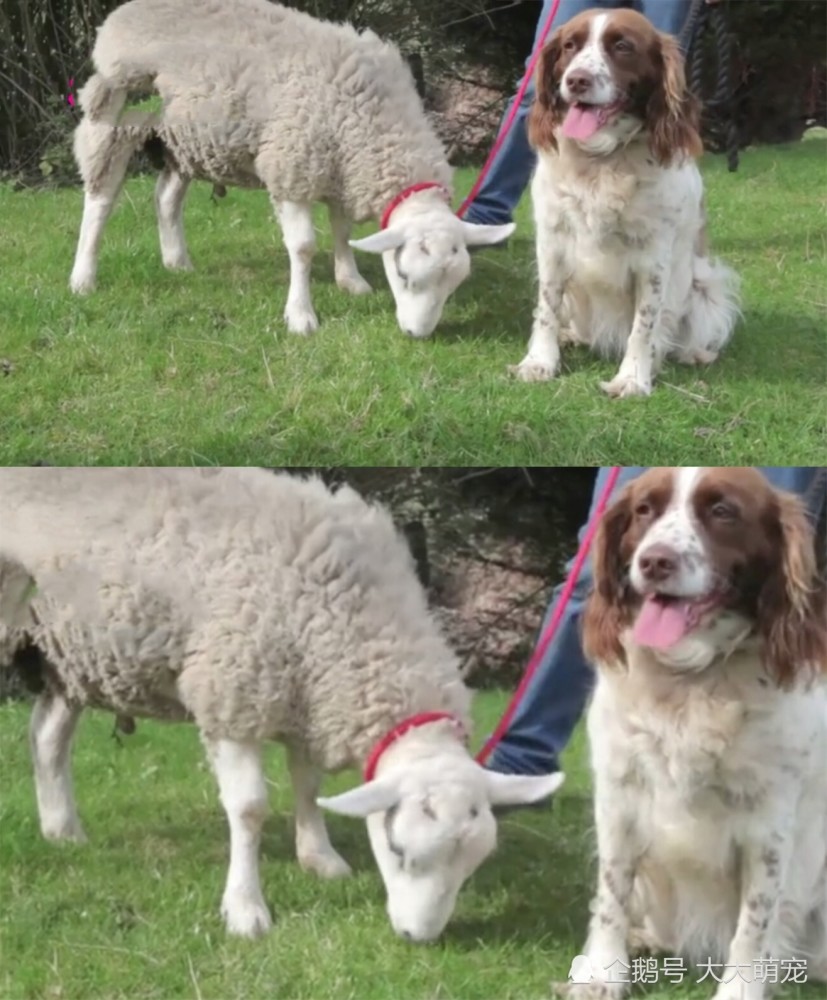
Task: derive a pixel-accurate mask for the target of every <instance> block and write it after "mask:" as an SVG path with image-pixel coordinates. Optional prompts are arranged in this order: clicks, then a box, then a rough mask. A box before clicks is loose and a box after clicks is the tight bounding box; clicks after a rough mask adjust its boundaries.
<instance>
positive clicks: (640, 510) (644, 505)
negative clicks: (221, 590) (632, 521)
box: [635, 500, 652, 517]
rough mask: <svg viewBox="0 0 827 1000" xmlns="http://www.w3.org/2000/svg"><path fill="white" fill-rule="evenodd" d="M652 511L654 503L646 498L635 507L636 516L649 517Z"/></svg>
mask: <svg viewBox="0 0 827 1000" xmlns="http://www.w3.org/2000/svg"><path fill="white" fill-rule="evenodd" d="M651 513H652V505H651V504H650V503H648V502H647V501H646V500H642V501H641V502H640V503H639V504H638V505H637V507H635V516H636V517H648V516H649V515H650V514H651Z"/></svg>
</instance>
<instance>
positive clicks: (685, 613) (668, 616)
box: [632, 596, 689, 649]
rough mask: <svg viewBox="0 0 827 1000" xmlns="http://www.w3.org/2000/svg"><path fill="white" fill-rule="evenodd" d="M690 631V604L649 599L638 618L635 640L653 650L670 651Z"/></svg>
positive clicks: (634, 633) (644, 603)
mask: <svg viewBox="0 0 827 1000" xmlns="http://www.w3.org/2000/svg"><path fill="white" fill-rule="evenodd" d="M688 631H689V604H688V603H687V602H686V601H668V602H666V601H660V600H658V599H657V597H651V596H650V597H647V598H646V599H645V600H644V602H643V607H642V608H641V609H640V614H639V615H638V616H637V621H636V622H635V627H634V631H633V633H632V635H633V637H634V640H635V642H636V643H638V644H639V645H641V646H651V647H652V648H653V649H670V648H671V647H672V646H674V645H675V643H676V642H678V641H679V640H680V639H682V638H683V637H684V636H685V635H686V633H687V632H688Z"/></svg>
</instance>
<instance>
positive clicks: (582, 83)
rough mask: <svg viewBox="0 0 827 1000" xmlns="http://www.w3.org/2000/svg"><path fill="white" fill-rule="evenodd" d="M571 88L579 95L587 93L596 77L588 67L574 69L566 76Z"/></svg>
mask: <svg viewBox="0 0 827 1000" xmlns="http://www.w3.org/2000/svg"><path fill="white" fill-rule="evenodd" d="M566 83H567V84H568V87H569V90H570V91H571V92H572V93H573V94H576V95H577V96H578V97H579V96H580V95H581V94H585V93H586V91H587V90H588V89H589V87H591V85H592V84H593V83H594V77H593V76H592V74H591V73H590V72H589V71H588V70H587V69H575V70H572V71H571V72H570V73H569V74H568V76H567V77H566Z"/></svg>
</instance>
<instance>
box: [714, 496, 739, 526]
mask: <svg viewBox="0 0 827 1000" xmlns="http://www.w3.org/2000/svg"><path fill="white" fill-rule="evenodd" d="M709 512H710V514H712V516H713V517H714V518H715V520H716V521H734V520H735V518H736V517H737V513H738V512H737V511H736V510H735V508H734V507H733V506H732V504H728V503H724V502H723V501H722V500H719V501H718V502H717V503H714V504H713V505H712V506H711V507H710V508H709Z"/></svg>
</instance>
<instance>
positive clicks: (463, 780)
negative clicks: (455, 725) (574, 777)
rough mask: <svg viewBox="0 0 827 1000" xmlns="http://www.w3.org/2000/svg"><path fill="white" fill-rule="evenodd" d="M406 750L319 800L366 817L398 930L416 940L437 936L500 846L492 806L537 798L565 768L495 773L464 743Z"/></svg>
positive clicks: (559, 778)
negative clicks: (456, 748)
mask: <svg viewBox="0 0 827 1000" xmlns="http://www.w3.org/2000/svg"><path fill="white" fill-rule="evenodd" d="M400 742H401V741H400ZM406 756H407V755H400V756H397V757H396V758H395V759H394V761H393V762H392V763H391V764H390V765H389V766H388V768H387V770H386V771H385V772H384V773H383V774H381V775H380V776H379V777H377V778H375V779H374V780H373V781H368V782H366V783H365V784H362V785H359V786H358V787H357V788H353V789H351V790H350V791H347V792H343V793H342V794H341V795H336V796H334V797H333V798H327V799H319V800H318V802H319V805H320V806H322V807H323V808H325V809H329V810H330V811H332V812H336V813H341V814H343V815H345V816H357V817H364V818H365V819H366V820H367V827H368V835H369V837H370V843H371V847H372V849H373V854H374V857H375V858H376V863H377V864H378V866H379V871H380V872H381V874H382V879H383V881H384V883H385V889H386V892H387V908H388V915H389V917H390V921H391V924H392V925H393V928H394V930H395V931H396V933H397V934H399V935H400V937H403V938H405V939H407V940H410V941H419V942H423V941H433V940H435V939H436V938H438V937H439V935H440V934H441V933H442V931H443V930H444V928H445V926H446V924H447V923H448V921H449V919H450V917H451V914H452V913H453V910H454V905H455V903H456V899H457V894H458V893H459V890H460V888H461V887H462V885H463V883H464V882H465V881H466V879H468V877H469V876H470V875H471V874H473V872H474V871H476V869H477V868H478V867H479V866H480V864H481V863H482V862H483V861H484V860H485V858H486V857H488V855H489V854H491V852H492V851H493V850H494V848H495V846H496V843H497V823H496V819H495V817H494V814H493V811H492V807H495V806H509V805H512V806H513V805H527V804H530V803H533V802H538V801H540V800H541V799H544V798H546V797H548V796H549V795H551V794H552V793H553V792H555V791H556V790H557V789H558V788H559V787H560V785H561V784H562V783H563V779H564V775H563V774H562V773H560V772H557V773H555V774H546V775H539V776H536V777H535V776H527V775H509V774H497V773H495V772H493V771H487V770H485V768H483V767H480V765H479V764H477V763H476V762H475V761H474V760H473V759H472V758H471V757H470V756H468V754H467V753H465V752H464V751H463V752H462V753H457V752H444V753H436V754H432V755H428V756H424V757H421V758H419V759H417V758H416V757H411V756H408V759H406Z"/></svg>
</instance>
